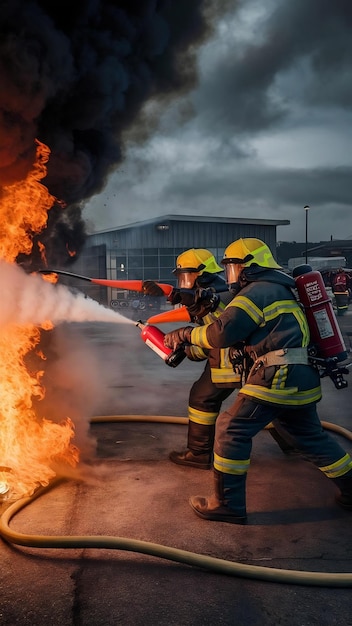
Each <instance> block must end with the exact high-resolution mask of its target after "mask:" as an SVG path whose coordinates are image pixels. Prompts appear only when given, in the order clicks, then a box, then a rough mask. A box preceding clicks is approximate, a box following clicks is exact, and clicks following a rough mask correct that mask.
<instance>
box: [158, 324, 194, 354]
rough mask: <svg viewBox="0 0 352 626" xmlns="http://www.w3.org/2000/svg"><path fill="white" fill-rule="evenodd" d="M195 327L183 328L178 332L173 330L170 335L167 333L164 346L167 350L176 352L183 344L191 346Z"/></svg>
mask: <svg viewBox="0 0 352 626" xmlns="http://www.w3.org/2000/svg"><path fill="white" fill-rule="evenodd" d="M192 330H193V326H183V327H182V328H178V329H177V330H172V331H171V332H170V333H166V335H165V337H164V344H165V346H166V347H167V348H171V349H172V350H176V348H178V347H179V346H181V345H182V344H188V345H189V344H191V332H192Z"/></svg>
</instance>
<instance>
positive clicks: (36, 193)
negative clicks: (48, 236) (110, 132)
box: [0, 142, 79, 499]
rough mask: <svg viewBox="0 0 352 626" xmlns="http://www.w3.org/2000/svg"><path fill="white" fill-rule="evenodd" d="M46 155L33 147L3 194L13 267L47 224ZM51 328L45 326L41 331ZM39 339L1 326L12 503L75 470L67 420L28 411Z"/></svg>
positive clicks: (30, 329)
mask: <svg viewBox="0 0 352 626" xmlns="http://www.w3.org/2000/svg"><path fill="white" fill-rule="evenodd" d="M49 155H50V150H49V148H48V147H47V146H45V145H44V144H42V143H40V142H37V158H36V162H35V163H34V165H33V169H32V171H31V172H30V173H29V174H28V176H27V178H26V179H25V180H24V181H22V182H21V183H16V184H14V185H11V186H6V187H4V188H3V190H2V191H3V194H2V196H1V198H0V216H1V220H0V258H2V259H4V260H5V261H7V262H10V263H11V262H12V263H13V262H14V261H15V259H16V257H17V256H18V254H20V253H25V254H29V253H30V252H31V250H32V246H33V242H32V238H33V235H34V234H36V233H39V232H41V231H42V230H43V228H44V227H45V225H46V223H47V217H48V211H49V210H50V208H51V207H52V205H53V203H54V201H55V198H54V196H52V195H51V194H50V193H49V191H48V189H47V188H46V187H45V186H44V185H43V184H42V183H41V182H40V181H41V180H42V179H43V178H44V177H45V175H46V166H45V164H46V163H47V161H48V159H49ZM42 252H43V251H42ZM5 293H6V290H5ZM50 326H51V327H52V324H51V322H50V321H48V322H47V323H46V324H45V327H46V328H48V327H50ZM43 327H44V324H43ZM39 340H40V330H39V329H38V328H37V327H34V326H32V325H28V326H24V327H22V326H21V327H19V326H17V325H11V326H6V327H5V328H2V329H1V333H0V380H1V396H0V399H1V402H0V459H1V466H0V491H2V493H4V490H5V488H6V486H8V487H9V494H10V497H11V499H17V498H20V497H23V496H28V495H31V494H32V493H33V492H34V491H35V490H36V488H38V487H39V486H40V485H43V486H45V485H47V484H48V483H49V482H50V480H51V479H52V478H54V477H55V474H56V472H55V469H54V467H57V465H58V464H60V463H61V464H66V465H67V464H68V465H70V466H71V467H74V466H75V465H76V464H77V462H78V456H79V455H78V450H77V448H76V447H75V446H74V445H73V444H72V443H71V439H72V438H73V436H74V426H73V424H72V422H71V420H70V419H69V418H68V417H67V418H66V419H65V420H64V421H63V422H62V423H61V424H56V423H54V422H51V421H50V420H49V419H43V418H38V416H37V415H36V414H35V411H34V409H33V398H39V399H40V398H43V396H44V388H43V386H42V384H41V379H42V372H37V373H35V374H31V373H29V372H28V370H27V368H26V366H25V362H24V358H25V356H26V354H27V353H28V352H29V351H30V350H32V349H34V348H35V346H37V345H38V343H39Z"/></svg>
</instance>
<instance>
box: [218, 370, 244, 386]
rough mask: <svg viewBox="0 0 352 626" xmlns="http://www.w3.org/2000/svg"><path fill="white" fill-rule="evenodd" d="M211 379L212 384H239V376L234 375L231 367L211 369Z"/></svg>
mask: <svg viewBox="0 0 352 626" xmlns="http://www.w3.org/2000/svg"><path fill="white" fill-rule="evenodd" d="M211 379H212V381H213V383H240V382H241V376H240V375H239V374H235V372H234V371H233V369H232V367H228V368H227V367H212V368H211Z"/></svg>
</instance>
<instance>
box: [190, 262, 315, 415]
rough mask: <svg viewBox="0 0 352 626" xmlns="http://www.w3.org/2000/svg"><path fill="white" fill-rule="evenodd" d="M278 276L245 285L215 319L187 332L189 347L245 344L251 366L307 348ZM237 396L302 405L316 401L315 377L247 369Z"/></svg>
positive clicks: (298, 312)
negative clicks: (272, 355)
mask: <svg viewBox="0 0 352 626" xmlns="http://www.w3.org/2000/svg"><path fill="white" fill-rule="evenodd" d="M281 274H282V273H281V272H277V271H275V270H272V271H271V272H270V274H269V273H268V272H267V276H269V278H270V280H260V279H257V280H255V281H253V282H250V283H248V284H247V285H246V286H245V287H243V289H242V290H241V291H240V292H239V294H238V295H236V296H235V297H234V298H233V300H232V301H231V302H230V303H229V304H228V306H227V307H226V310H225V311H224V313H223V314H222V315H221V316H220V317H218V318H217V319H216V320H215V321H214V322H212V323H211V324H208V325H207V326H201V327H196V328H194V329H193V330H192V334H191V340H192V344H196V345H198V346H200V347H202V348H203V349H213V348H222V347H225V346H231V345H235V344H236V343H238V342H239V341H245V344H246V348H245V350H246V353H247V354H248V355H249V356H250V357H252V358H253V360H255V359H257V358H258V357H260V356H262V355H264V354H266V353H268V352H271V351H272V350H278V349H280V348H299V347H307V346H308V344H309V339H310V335H309V327H308V323H307V320H306V317H305V314H304V313H303V310H302V308H301V306H300V304H299V303H298V302H297V300H296V298H295V296H294V294H293V292H292V291H291V289H289V288H288V287H287V285H286V284H284V280H283V279H281V276H280V275H281ZM286 278H287V277H286ZM276 280H277V282H276ZM281 280H282V282H280V281H281ZM240 393H243V394H246V395H248V396H251V397H253V398H256V399H257V400H259V401H260V402H265V403H269V404H275V405H282V406H299V405H305V404H310V403H314V402H318V401H319V400H320V399H321V387H320V377H319V373H318V372H317V371H316V370H315V369H314V368H313V367H312V366H311V365H303V364H294V365H287V364H285V365H283V366H279V365H271V366H268V367H265V366H264V365H262V366H259V367H257V368H252V370H251V372H250V375H249V376H248V379H247V381H246V382H245V384H244V385H243V387H242V388H241V392H240Z"/></svg>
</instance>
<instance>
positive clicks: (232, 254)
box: [221, 237, 282, 269]
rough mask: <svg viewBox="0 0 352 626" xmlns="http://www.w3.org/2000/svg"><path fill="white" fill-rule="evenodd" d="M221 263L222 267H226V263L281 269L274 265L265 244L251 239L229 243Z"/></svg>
mask: <svg viewBox="0 0 352 626" xmlns="http://www.w3.org/2000/svg"><path fill="white" fill-rule="evenodd" d="M221 263H222V264H223V265H226V263H236V264H240V265H243V266H244V267H249V266H250V265H254V264H256V265H260V266H261V267H268V268H272V269H282V268H281V266H280V265H278V263H276V261H275V259H274V257H273V255H272V253H271V250H270V248H269V247H268V246H267V245H266V243H264V241H261V239H254V238H251V237H246V238H245V239H237V241H234V242H233V243H230V245H229V246H227V248H226V250H225V252H224V258H223V260H222V261H221Z"/></svg>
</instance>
